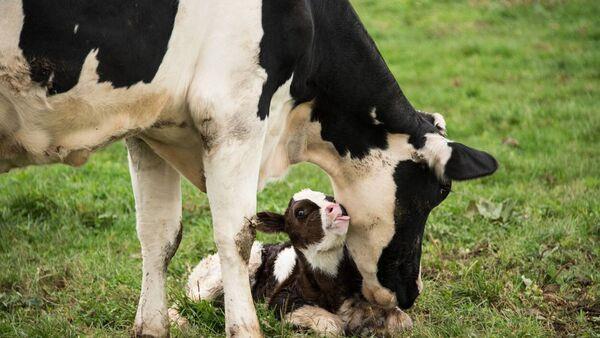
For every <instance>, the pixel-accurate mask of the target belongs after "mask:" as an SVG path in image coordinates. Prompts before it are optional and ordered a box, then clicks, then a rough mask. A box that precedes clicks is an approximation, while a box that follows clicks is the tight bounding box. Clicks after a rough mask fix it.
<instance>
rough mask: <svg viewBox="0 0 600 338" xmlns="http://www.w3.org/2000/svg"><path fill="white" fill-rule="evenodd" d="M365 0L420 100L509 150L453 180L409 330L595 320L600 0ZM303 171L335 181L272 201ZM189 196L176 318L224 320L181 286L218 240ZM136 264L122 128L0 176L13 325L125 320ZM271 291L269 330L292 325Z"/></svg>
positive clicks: (199, 324) (465, 131)
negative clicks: (276, 314)
mask: <svg viewBox="0 0 600 338" xmlns="http://www.w3.org/2000/svg"><path fill="white" fill-rule="evenodd" d="M353 3H354V5H355V6H356V9H357V11H358V13H359V15H360V16H361V18H362V20H363V22H364V24H365V25H366V27H367V29H368V31H369V32H370V34H371V35H372V37H373V39H374V40H375V41H376V43H377V44H378V47H379V49H380V51H381V53H382V54H383V56H384V57H385V59H386V61H387V62H388V64H389V66H390V68H391V69H392V71H393V73H394V74H395V76H396V78H397V79H398V82H399V83H400V86H401V87H402V89H403V91H404V92H405V94H406V96H407V97H408V98H409V99H410V100H411V102H412V103H413V105H415V106H416V107H417V108H419V109H422V110H426V111H437V112H440V113H442V114H443V115H444V116H445V118H446V121H447V123H448V132H449V137H450V138H451V139H455V140H458V141H461V142H464V143H465V144H468V145H471V146H474V147H476V148H479V149H485V150H487V151H488V152H490V153H492V154H493V155H494V156H496V158H497V159H498V161H499V162H500V165H501V166H500V169H499V171H498V172H497V173H496V174H495V175H493V176H491V177H488V178H485V179H482V180H476V181H472V182H469V183H455V184H454V186H453V192H452V193H451V194H450V196H449V197H448V199H447V200H446V201H445V202H444V203H442V205H441V206H439V207H438V208H436V209H435V210H434V212H433V213H432V215H431V216H430V218H429V222H428V225H427V227H426V229H425V241H424V251H423V259H422V266H423V278H424V285H425V288H424V293H423V294H422V295H421V296H420V297H419V299H418V300H417V303H416V305H415V306H414V307H413V308H412V309H410V310H409V311H408V313H409V315H410V316H411V317H412V319H413V321H414V323H415V328H414V330H413V331H411V332H410V334H411V335H415V336H467V335H476V336H484V335H485V336H525V335H528V336H557V335H558V336H564V335H575V336H598V335H600V245H599V243H600V111H599V108H598V102H599V101H600V21H599V18H600V2H599V1H595V0H572V1H562V0H540V1H534V0H502V1H493V0H468V1H467V0H460V1H458V0H457V1H435V0H421V1H408V0H355V1H353ZM306 187H309V188H312V189H315V190H322V191H326V192H331V188H330V186H329V182H328V179H327V177H326V176H325V175H324V174H323V173H322V172H320V171H319V170H318V169H317V168H316V167H315V166H312V165H309V164H303V165H299V166H296V167H294V168H293V169H292V170H291V171H290V172H289V175H288V176H287V178H286V179H285V180H283V181H280V182H277V183H273V184H271V185H269V186H268V187H267V188H266V189H265V190H264V191H263V192H261V193H260V194H259V196H258V201H259V209H260V210H276V211H282V210H283V209H284V208H285V206H286V205H287V201H288V199H289V198H290V196H291V195H292V194H293V193H294V192H296V191H298V190H300V189H302V188H306ZM183 204H184V211H183V215H184V220H183V223H184V237H183V240H182V242H181V245H180V247H179V251H178V252H177V254H176V255H175V257H174V258H173V260H172V262H171V265H170V267H169V280H168V282H169V297H170V299H171V302H172V303H173V304H177V305H178V306H179V307H180V309H181V312H182V314H184V315H185V316H186V317H187V318H188V319H189V321H190V323H191V324H192V326H191V328H190V329H188V330H183V331H182V330H178V329H176V328H172V330H171V333H172V335H174V336H198V335H201V336H222V335H223V334H222V332H223V325H224V323H223V322H224V319H223V315H222V312H221V310H219V309H218V308H214V307H212V306H211V305H210V304H205V303H201V304H192V303H189V302H188V301H186V300H185V298H184V296H183V285H184V284H185V281H186V279H187V275H188V272H189V270H190V269H191V268H192V267H193V266H194V265H195V264H196V263H197V262H198V261H199V260H200V258H201V257H202V256H204V255H206V254H208V253H212V252H214V251H215V246H214V244H213V241H212V230H211V219H210V210H209V208H208V201H207V199H206V196H204V194H202V193H200V192H198V191H196V190H194V189H193V188H192V187H191V186H190V185H189V184H187V182H186V183H185V186H184V202H183ZM260 238H261V239H263V240H269V241H275V240H284V238H283V237H273V236H271V237H267V236H260ZM140 274H141V255H140V246H139V243H138V240H137V237H136V233H135V215H134V203H133V196H132V191H131V184H130V181H129V174H128V170H127V160H126V150H125V147H124V145H123V144H122V143H119V144H115V145H113V146H110V147H109V148H108V149H106V150H104V151H102V152H99V153H97V154H96V155H95V156H94V157H93V158H92V160H91V161H90V162H89V163H88V164H86V165H85V166H84V167H82V168H80V169H72V168H68V167H66V166H52V167H45V168H29V169H26V170H18V171H14V172H11V173H10V174H6V175H3V176H0V336H1V337H16V336H23V337H36V336H44V337H67V336H81V335H84V336H106V337H115V336H129V335H130V334H131V328H132V325H133V319H134V316H135V310H136V305H137V300H138V296H139V289H140V281H141V279H140ZM259 307H260V317H261V325H262V326H263V330H264V331H265V333H266V335H267V336H269V337H275V336H291V335H293V331H291V330H290V328H288V327H285V326H283V325H281V324H279V323H278V322H277V321H276V320H274V319H273V315H272V313H269V312H268V311H266V310H265V309H264V306H259Z"/></svg>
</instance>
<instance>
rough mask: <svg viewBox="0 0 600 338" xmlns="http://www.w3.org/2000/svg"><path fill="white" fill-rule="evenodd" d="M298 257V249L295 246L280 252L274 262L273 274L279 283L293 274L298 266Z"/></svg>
mask: <svg viewBox="0 0 600 338" xmlns="http://www.w3.org/2000/svg"><path fill="white" fill-rule="evenodd" d="M296 257H297V256H296V250H294V248H293V247H289V248H285V249H283V250H281V252H279V254H278V255H277V258H276V259H275V263H274V264H273V269H274V271H273V274H274V275H275V279H276V280H277V282H278V283H283V282H284V281H285V280H286V279H288V277H289V276H290V275H291V274H292V272H293V271H294V267H295V266H296Z"/></svg>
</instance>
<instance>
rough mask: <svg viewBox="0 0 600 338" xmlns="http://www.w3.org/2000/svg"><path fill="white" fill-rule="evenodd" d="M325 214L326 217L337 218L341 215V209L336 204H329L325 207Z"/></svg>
mask: <svg viewBox="0 0 600 338" xmlns="http://www.w3.org/2000/svg"><path fill="white" fill-rule="evenodd" d="M325 212H326V213H327V215H328V216H339V215H341V214H342V208H341V207H340V205H339V204H337V203H331V204H328V205H327V206H326V207H325Z"/></svg>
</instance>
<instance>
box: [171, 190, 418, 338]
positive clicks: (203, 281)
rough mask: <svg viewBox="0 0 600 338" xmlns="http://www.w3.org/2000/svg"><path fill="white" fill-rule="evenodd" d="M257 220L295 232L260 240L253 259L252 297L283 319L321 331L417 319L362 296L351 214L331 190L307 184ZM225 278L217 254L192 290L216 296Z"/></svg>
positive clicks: (389, 330)
mask: <svg viewBox="0 0 600 338" xmlns="http://www.w3.org/2000/svg"><path fill="white" fill-rule="evenodd" d="M253 224H254V226H255V228H256V229H257V230H259V231H262V232H266V233H285V234H287V235H288V237H289V238H290V241H289V242H284V243H277V244H263V243H261V242H258V241H257V242H254V244H253V246H252V250H251V253H250V260H249V264H248V267H249V272H250V285H251V287H252V297H253V298H254V300H255V301H265V300H266V301H267V303H268V305H269V308H271V309H272V310H273V311H274V312H275V315H276V316H279V318H283V319H284V320H285V321H287V322H289V323H291V324H293V325H294V326H297V327H300V328H308V329H311V330H313V331H315V332H316V333H317V334H319V335H336V336H338V335H341V334H344V333H346V334H349V335H356V334H360V335H367V334H372V333H378V334H379V335H394V334H398V333H399V332H401V331H403V330H404V329H407V328H409V327H411V326H412V321H411V320H410V317H408V316H407V315H406V314H405V313H404V312H403V311H402V310H400V309H398V308H397V307H395V308H391V309H381V308H375V309H374V308H372V307H371V306H368V304H366V302H365V301H364V300H363V299H362V297H361V295H360V289H361V282H362V280H361V276H360V273H359V272H358V269H357V268H356V265H355V264H354V261H353V260H352V257H351V256H350V254H349V253H348V249H347V248H346V246H345V242H346V235H347V231H348V227H349V225H350V217H349V216H348V214H347V211H346V209H345V208H344V207H343V206H342V205H341V204H339V203H337V202H336V201H335V199H334V198H333V196H326V195H325V194H324V193H322V192H318V191H313V190H310V189H304V190H302V191H299V192H297V193H296V194H294V196H293V197H292V198H291V199H290V201H289V203H288V207H287V209H286V210H285V212H284V213H283V214H278V213H274V212H260V213H258V214H257V215H256V216H255V217H254V218H253ZM222 284H223V282H222V279H221V266H220V264H219V257H218V253H217V254H213V255H210V256H208V257H205V258H203V259H202V260H201V261H200V263H199V264H198V265H197V266H196V267H195V268H194V270H193V271H192V273H191V274H190V277H189V278H188V284H187V294H188V297H189V298H190V299H192V300H207V301H214V300H218V299H219V298H220V297H221V296H222V293H223V286H222ZM365 305H367V307H365ZM169 311H170V317H171V319H172V320H173V321H174V322H176V323H182V322H183V323H185V322H186V320H185V318H184V317H181V315H180V314H179V313H178V311H177V309H176V308H172V309H169ZM184 325H185V324H184Z"/></svg>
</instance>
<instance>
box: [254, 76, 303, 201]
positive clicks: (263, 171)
mask: <svg viewBox="0 0 600 338" xmlns="http://www.w3.org/2000/svg"><path fill="white" fill-rule="evenodd" d="M292 79H293V76H292V77H291V78H290V79H289V80H288V81H287V82H285V83H284V84H283V85H282V86H281V87H279V88H278V89H277V91H276V92H275V94H274V95H273V98H272V99H271V106H270V109H269V119H268V124H269V126H268V129H267V135H266V138H265V143H264V146H263V150H262V161H261V167H260V177H259V183H258V188H259V190H262V189H263V188H264V187H265V186H266V185H267V184H268V183H269V182H271V181H273V180H277V179H280V178H282V177H283V176H284V175H285V173H286V172H287V170H288V168H289V167H290V159H289V157H288V154H287V149H286V147H285V146H284V145H283V144H281V143H280V142H279V141H280V140H281V139H282V138H283V137H285V132H286V130H287V128H286V124H287V123H288V119H287V118H288V116H289V112H290V111H291V110H292V108H293V107H294V100H293V99H292V96H291V94H290V85H291V83H292Z"/></svg>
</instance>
